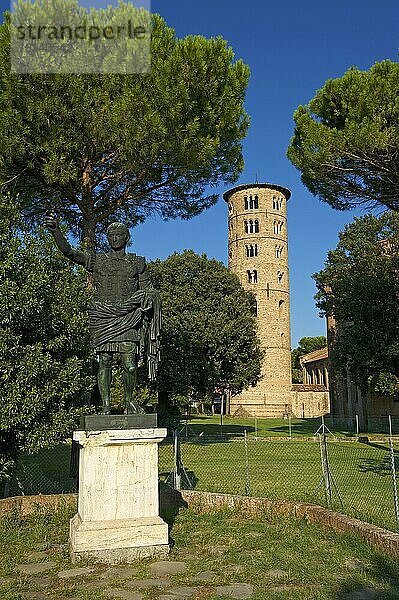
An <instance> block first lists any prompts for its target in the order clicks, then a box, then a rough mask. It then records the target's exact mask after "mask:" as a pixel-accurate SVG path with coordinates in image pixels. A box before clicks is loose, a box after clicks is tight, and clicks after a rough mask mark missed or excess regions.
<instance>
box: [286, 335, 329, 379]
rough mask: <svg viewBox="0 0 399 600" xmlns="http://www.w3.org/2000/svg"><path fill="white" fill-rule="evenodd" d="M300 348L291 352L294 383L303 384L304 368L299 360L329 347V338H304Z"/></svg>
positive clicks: (318, 336) (319, 336) (301, 340)
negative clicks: (305, 355) (310, 353)
mask: <svg viewBox="0 0 399 600" xmlns="http://www.w3.org/2000/svg"><path fill="white" fill-rule="evenodd" d="M298 344H299V345H298V347H297V348H294V349H293V350H291V367H292V382H293V383H302V368H301V363H300V362H299V359H300V357H301V356H303V355H304V354H308V353H309V352H314V351H315V350H321V349H322V348H325V347H326V346H327V338H325V337H324V335H317V336H314V337H303V338H301V339H300V340H299V342H298Z"/></svg>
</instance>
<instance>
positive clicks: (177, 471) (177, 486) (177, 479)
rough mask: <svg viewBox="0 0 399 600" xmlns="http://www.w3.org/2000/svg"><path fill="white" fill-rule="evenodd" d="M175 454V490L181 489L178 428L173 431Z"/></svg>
mask: <svg viewBox="0 0 399 600" xmlns="http://www.w3.org/2000/svg"><path fill="white" fill-rule="evenodd" d="M173 455H174V469H173V487H174V488H175V490H181V458H180V434H179V430H178V429H175V430H174V431H173Z"/></svg>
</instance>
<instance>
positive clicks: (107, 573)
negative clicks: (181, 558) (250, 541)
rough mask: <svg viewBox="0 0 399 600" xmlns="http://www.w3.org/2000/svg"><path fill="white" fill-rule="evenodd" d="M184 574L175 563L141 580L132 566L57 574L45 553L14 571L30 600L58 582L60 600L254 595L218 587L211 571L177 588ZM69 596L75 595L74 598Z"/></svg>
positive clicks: (162, 564)
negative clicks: (94, 595) (87, 594)
mask: <svg viewBox="0 0 399 600" xmlns="http://www.w3.org/2000/svg"><path fill="white" fill-rule="evenodd" d="M186 570H187V566H186V563H184V562H176V561H154V562H152V563H149V564H148V571H149V576H147V577H144V578H143V577H140V576H138V572H137V568H136V567H135V566H134V565H132V566H127V565H115V566H111V567H109V566H106V565H98V566H90V567H76V568H72V569H67V570H60V569H59V568H58V567H57V563H55V562H53V561H52V560H51V556H49V555H47V554H46V553H45V552H33V553H30V554H29V555H27V556H26V563H23V564H19V565H17V566H16V571H18V572H19V573H20V574H21V575H22V576H23V579H24V581H26V585H24V588H25V590H24V591H23V597H24V598H26V599H29V600H49V597H51V591H52V589H54V587H55V586H57V587H58V586H59V585H60V582H61V581H62V582H63V583H64V585H63V586H62V587H63V588H64V589H63V591H62V592H61V593H62V594H63V595H62V596H59V597H60V599H61V598H65V599H68V600H81V599H82V597H84V594H83V595H82V592H84V591H91V590H97V591H98V592H101V594H99V597H102V598H104V599H107V600H112V599H115V598H119V599H121V600H144V595H143V592H144V591H145V590H149V589H152V590H153V592H154V593H153V594H152V597H153V598H156V599H157V600H177V599H178V598H181V599H183V598H193V597H206V596H209V595H210V594H216V595H219V596H225V597H226V596H227V597H229V598H236V599H238V600H240V599H242V600H245V599H246V598H250V597H251V596H252V594H253V592H254V586H253V585H251V584H249V583H238V582H237V583H230V584H229V585H218V576H217V574H216V573H214V572H213V571H201V572H198V573H196V574H194V575H192V577H191V581H190V584H189V585H179V584H178V583H176V582H175V581H174V580H173V579H172V578H173V576H178V575H180V574H184V573H185V572H186ZM3 581H4V580H3ZM71 593H72V594H74V593H76V596H74V595H71Z"/></svg>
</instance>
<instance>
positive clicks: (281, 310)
mask: <svg viewBox="0 0 399 600" xmlns="http://www.w3.org/2000/svg"><path fill="white" fill-rule="evenodd" d="M283 313H284V300H279V303H278V316H279V319H281V317H282V316H283Z"/></svg>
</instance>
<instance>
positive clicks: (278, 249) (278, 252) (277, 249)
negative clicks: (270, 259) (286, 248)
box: [275, 246, 283, 258]
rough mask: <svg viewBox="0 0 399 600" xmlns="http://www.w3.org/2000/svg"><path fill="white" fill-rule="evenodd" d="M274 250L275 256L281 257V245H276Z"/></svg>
mask: <svg viewBox="0 0 399 600" xmlns="http://www.w3.org/2000/svg"><path fill="white" fill-rule="evenodd" d="M275 251H276V258H281V257H282V255H283V247H282V246H276V247H275Z"/></svg>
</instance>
